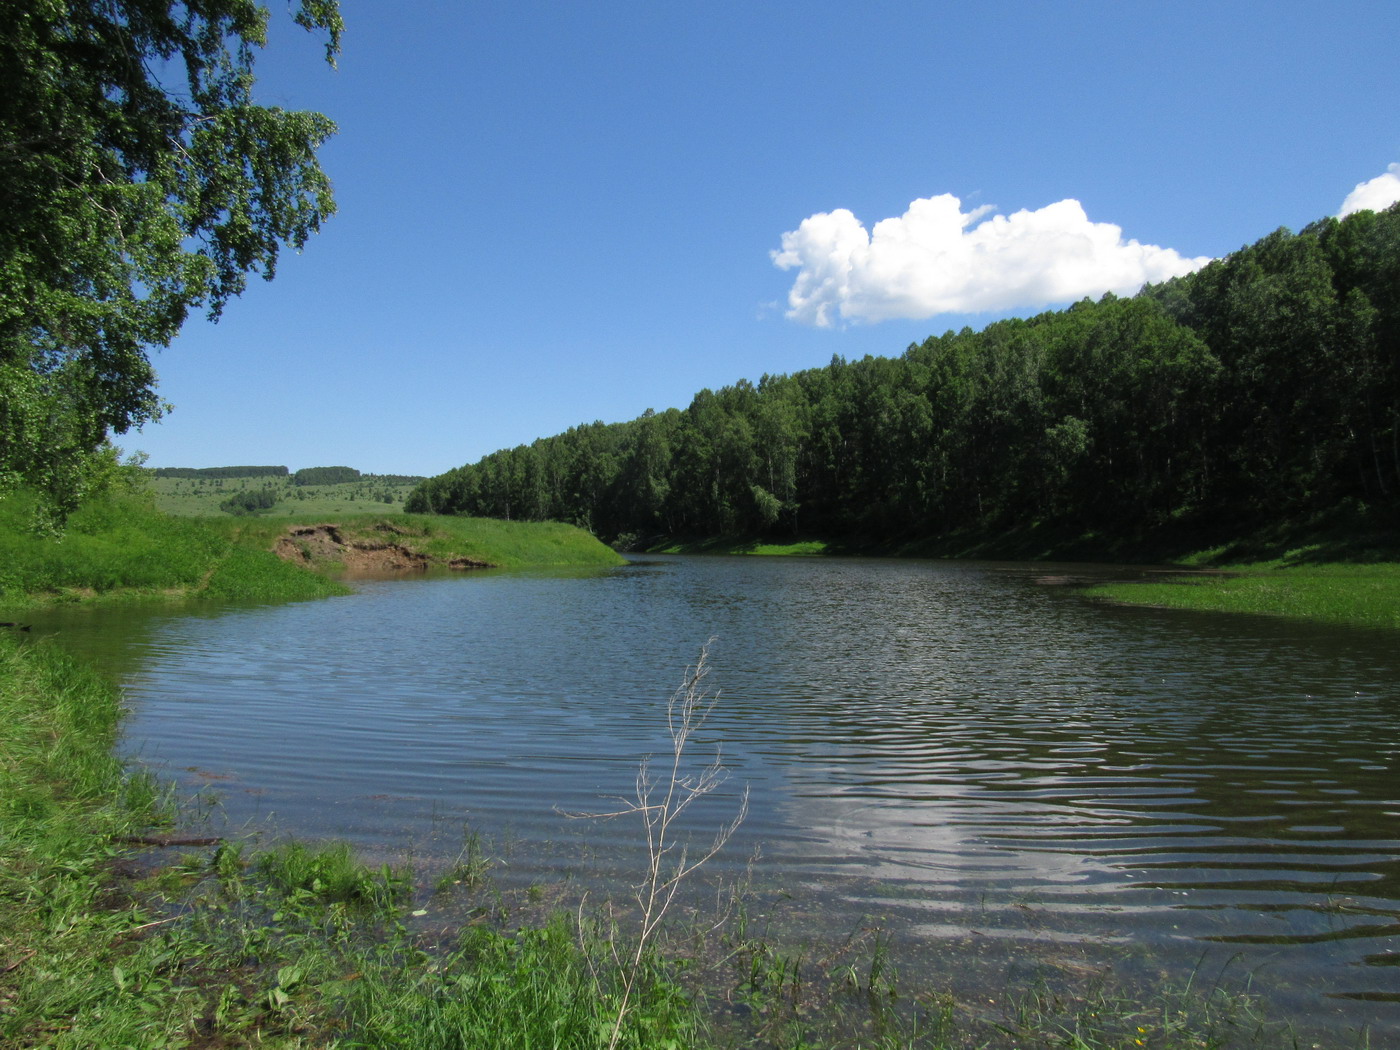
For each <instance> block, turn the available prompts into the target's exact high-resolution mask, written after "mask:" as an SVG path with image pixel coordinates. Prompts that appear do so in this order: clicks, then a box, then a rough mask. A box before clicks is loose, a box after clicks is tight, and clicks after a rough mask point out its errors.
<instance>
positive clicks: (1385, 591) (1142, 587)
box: [1085, 554, 1400, 630]
mask: <svg viewBox="0 0 1400 1050" xmlns="http://www.w3.org/2000/svg"><path fill="white" fill-rule="evenodd" d="M1208 557H1209V556H1208V554H1207V555H1202V556H1199V557H1198V558H1197V561H1203V560H1208ZM1085 593H1087V594H1089V595H1091V596H1094V597H1099V598H1105V599H1109V600H1112V601H1118V602H1125V603H1128V604H1132V605H1152V606H1160V607H1164V608H1172V609H1199V610H1205V611H1211V612H1233V613H1253V614H1255V615H1260V616H1283V617H1288V618H1290V619H1296V620H1307V621H1312V622H1315V623H1328V624H1342V625H1346V626H1350V627H1378V628H1385V629H1389V630H1400V563H1395V562H1377V563H1370V564H1351V563H1320V564H1311V563H1308V562H1306V561H1302V560H1300V559H1296V558H1294V559H1286V560H1281V561H1274V562H1259V563H1254V564H1247V565H1228V566H1219V567H1217V569H1216V570H1214V571H1212V572H1209V573H1196V574H1191V575H1183V576H1180V577H1177V578H1175V579H1170V580H1165V581H1161V582H1152V583H1119V584H1106V585H1103V586H1098V587H1092V588H1089V589H1088V590H1087V591H1086V592H1085Z"/></svg>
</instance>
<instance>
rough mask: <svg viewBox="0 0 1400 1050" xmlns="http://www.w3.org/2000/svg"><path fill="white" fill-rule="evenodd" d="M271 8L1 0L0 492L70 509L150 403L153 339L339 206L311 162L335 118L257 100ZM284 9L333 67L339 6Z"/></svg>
mask: <svg viewBox="0 0 1400 1050" xmlns="http://www.w3.org/2000/svg"><path fill="white" fill-rule="evenodd" d="M267 17H268V13H267V10H266V9H265V8H263V7H262V6H261V5H259V4H257V3H254V2H252V0H205V2H201V3H198V4H195V3H192V2H182V0H68V2H66V3H65V2H60V0H39V2H36V3H29V4H6V5H3V8H0V195H3V199H4V200H5V205H6V206H5V208H4V209H3V211H0V369H3V370H5V375H4V378H5V382H4V384H3V385H0V497H3V495H4V492H5V491H6V489H7V486H13V485H14V484H16V483H17V482H19V481H24V482H27V483H29V484H31V485H33V486H35V487H36V488H37V489H38V490H39V491H40V492H42V493H44V494H45V495H46V497H47V500H48V503H49V507H50V510H51V512H52V514H53V515H54V516H55V517H57V518H62V517H63V516H64V515H66V514H67V512H68V511H70V510H71V509H72V508H73V506H75V505H76V504H77V502H78V501H79V500H80V499H81V498H82V494H83V493H82V478H83V476H84V475H85V474H87V473H89V472H90V468H89V467H88V466H85V465H84V462H83V461H84V460H85V459H88V458H91V457H93V456H94V455H96V454H97V453H98V450H99V449H100V448H101V446H102V444H103V442H104V441H105V439H106V437H107V436H108V434H110V433H117V434H121V433H125V432H126V431H128V430H129V429H131V428H133V427H140V426H142V425H143V424H145V423H147V422H150V421H152V420H154V419H156V418H158V417H159V415H160V413H161V409H162V406H161V404H160V402H159V400H158V399H157V398H156V395H155V379H156V377H155V372H154V370H153V369H152V368H151V365H150V361H149V359H148V357H147V354H148V352H149V349H150V348H151V347H161V346H165V345H168V344H169V342H170V341H171V340H172V339H173V338H174V336H175V335H176V333H178V332H179V330H180V328H181V326H182V325H183V324H184V323H185V320H186V318H187V316H188V314H189V311H190V310H191V309H194V308H197V307H204V308H207V309H208V311H209V314H210V316H211V317H213V318H217V317H218V316H219V313H220V311H221V310H222V309H223V307H224V305H225V304H226V303H227V302H228V300H229V299H231V298H232V297H234V296H237V295H239V294H241V293H242V292H243V290H244V288H245V287H246V283H247V276H248V274H250V273H260V274H262V275H263V276H264V277H265V278H267V279H271V278H272V277H273V275H274V274H275V273H276V268H277V259H278V255H279V252H280V250H281V248H282V247H283V246H285V245H290V246H292V247H294V248H300V247H302V246H303V245H304V244H305V243H306V241H307V239H308V238H309V237H310V235H311V234H313V233H315V232H316V230H318V229H319V228H320V225H321V223H322V222H324V221H325V220H326V219H327V218H329V217H330V215H332V214H333V213H334V211H335V202H334V199H333V197H332V194H331V188H330V181H329V179H328V178H327V177H326V175H325V173H324V172H323V171H322V170H321V167H320V165H319V163H318V162H317V159H316V151H317V150H318V149H319V148H320V146H321V145H322V144H323V143H324V142H325V141H326V139H328V138H329V137H330V136H331V135H333V134H334V133H335V125H334V123H333V122H332V121H330V120H329V119H328V118H326V117H325V116H323V115H321V114H319V113H303V112H293V111H288V110H283V109H279V108H277V107H267V106H262V105H259V104H258V103H257V102H256V101H255V99H254V97H253V88H254V84H255V80H254V76H253V64H254V56H255V52H256V49H257V48H260V47H262V46H263V45H264V43H265V42H266V38H267ZM294 18H295V21H296V22H297V24H299V25H301V26H302V27H304V28H306V29H310V30H314V31H317V32H323V33H325V34H326V38H327V51H326V54H327V60H328V61H332V64H333V59H334V56H335V54H336V52H337V51H338V49H339V40H340V34H341V32H342V30H343V28H344V27H343V23H342V22H341V19H340V14H339V9H338V6H337V3H336V0H304V2H303V3H302V4H301V5H300V7H299V8H298V10H297V12H296V14H295V16H294ZM180 74H183V77H182V76H181V75H180ZM181 81H183V83H181Z"/></svg>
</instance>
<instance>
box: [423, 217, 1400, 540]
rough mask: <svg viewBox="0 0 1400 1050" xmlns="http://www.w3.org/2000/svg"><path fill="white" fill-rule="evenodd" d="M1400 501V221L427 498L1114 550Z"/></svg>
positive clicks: (1305, 239) (699, 414)
mask: <svg viewBox="0 0 1400 1050" xmlns="http://www.w3.org/2000/svg"><path fill="white" fill-rule="evenodd" d="M1347 501H1351V502H1354V503H1356V504H1357V505H1364V506H1366V507H1368V508H1372V509H1379V510H1383V511H1384V510H1387V509H1394V508H1396V507H1397V505H1400V205H1396V206H1393V207H1391V208H1389V209H1388V210H1386V211H1384V212H1381V213H1376V212H1371V211H1362V212H1357V213H1355V214H1353V215H1350V216H1348V217H1347V218H1345V219H1341V220H1338V219H1333V218H1328V219H1323V220H1320V221H1319V222H1316V223H1313V224H1312V225H1310V226H1308V227H1307V228H1305V229H1304V230H1302V231H1301V232H1299V233H1296V234H1295V233H1292V232H1290V231H1288V230H1286V229H1280V230H1277V231H1275V232H1274V233H1272V234H1270V235H1269V236H1267V237H1265V238H1263V239H1262V240H1260V241H1258V242H1256V243H1255V244H1253V245H1249V246H1246V247H1244V248H1241V249H1240V250H1239V251H1237V252H1234V253H1232V254H1231V255H1229V256H1227V257H1226V258H1224V259H1221V260H1217V261H1216V262H1213V263H1211V264H1210V265H1208V266H1206V267H1205V268H1204V269H1202V270H1200V271H1198V272H1196V273H1194V274H1191V275H1189V276H1187V277H1183V278H1178V279H1175V280H1172V281H1169V282H1166V283H1164V284H1160V285H1155V286H1148V287H1145V288H1144V289H1143V290H1142V291H1141V292H1140V293H1139V294H1138V295H1136V296H1134V297H1132V298H1126V299H1125V298H1117V297H1114V296H1112V295H1106V296H1105V297H1104V298H1103V299H1101V300H1099V301H1098V302H1093V301H1090V300H1084V301H1082V302H1079V303H1076V304H1074V305H1073V306H1071V307H1069V308H1068V309H1065V310H1060V311H1054V312H1047V313H1043V314H1040V315H1039V316H1036V317H1032V318H1029V319H1024V320H1023V319H1015V320H1006V321H998V322H996V323H994V324H991V325H989V326H988V327H986V328H985V329H984V330H982V331H980V332H974V331H972V330H971V329H968V328H964V329H963V330H962V331H961V332H951V331H950V332H948V333H946V334H945V335H942V336H938V337H932V338H929V339H928V340H926V341H925V342H923V343H921V344H914V345H911V346H910V347H909V348H908V349H907V350H906V351H905V353H904V354H903V355H901V356H900V357H897V358H880V357H866V358H864V359H862V360H858V361H845V360H843V359H841V358H839V357H837V358H833V360H832V361H831V363H830V364H829V365H827V366H826V367H824V368H813V369H809V370H806V371H801V372H797V373H795V374H792V375H780V376H769V375H765V376H764V377H763V378H762V379H761V380H760V381H759V382H758V383H757V384H756V385H755V384H753V383H751V382H749V381H747V380H740V381H739V382H737V383H735V384H734V385H732V386H727V387H724V388H722V389H720V390H718V391H711V390H708V389H707V390H702V391H700V393H698V394H696V395H695V398H694V399H693V400H692V401H691V403H690V405H689V407H688V408H686V409H684V410H680V409H674V408H672V409H668V410H666V411H664V412H659V413H657V412H652V411H650V410H648V411H647V412H646V413H644V414H643V415H642V416H640V417H638V418H637V419H633V420H631V421H629V422H625V423H614V424H604V423H593V424H587V425H582V426H578V427H575V428H572V429H570V430H569V431H567V432H565V433H563V434H559V435H556V436H554V437H547V438H541V439H540V440H538V441H535V442H534V443H533V444H531V445H522V446H520V447H517V448H513V449H504V450H501V451H499V452H495V453H492V454H491V455H488V456H486V457H484V458H482V459H481V460H480V461H478V462H476V463H473V464H468V465H466V466H462V467H459V468H457V469H455V470H451V471H448V472H447V473H445V474H442V475H439V476H438V477H435V478H431V479H429V480H427V481H425V482H424V483H422V484H421V485H420V486H419V487H418V488H417V489H415V490H414V492H413V493H412V495H411V496H410V497H409V500H408V503H407V504H406V509H408V510H411V511H435V512H439V513H459V514H471V515H481V516H489V517H502V518H520V519H531V520H534V519H558V520H562V521H567V522H571V523H574V524H578V525H582V526H583V527H585V528H588V529H590V530H591V531H593V532H594V533H595V534H597V535H598V536H599V537H601V538H603V539H605V540H616V539H617V538H618V537H626V536H628V535H629V534H631V535H636V536H642V537H653V536H658V535H666V536H686V537H706V536H721V535H734V534H745V535H768V536H775V537H780V536H796V535H808V536H826V537H832V538H857V539H860V540H862V541H874V542H895V541H900V540H907V539H914V538H920V537H936V536H942V535H947V534H950V533H957V532H964V531H967V530H989V531H992V530H1006V529H1014V528H1023V527H1027V526H1030V525H1034V524H1049V525H1053V526H1057V527H1062V528H1066V529H1073V530H1080V531H1083V532H1090V531H1092V532H1097V533H1100V534H1103V535H1107V536H1120V537H1122V536H1135V535H1144V534H1147V533H1150V532H1151V531H1153V530H1154V529H1159V528H1162V527H1164V526H1179V525H1186V526H1198V527H1202V528H1221V527H1231V528H1249V527H1252V526H1256V525H1260V524H1264V523H1268V522H1271V521H1277V520H1302V519H1305V518H1306V517H1308V516H1309V515H1314V514H1317V513H1320V512H1326V511H1329V510H1330V509H1332V508H1335V507H1337V506H1339V505H1341V504H1343V503H1344V502H1347Z"/></svg>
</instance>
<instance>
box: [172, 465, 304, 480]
mask: <svg viewBox="0 0 1400 1050" xmlns="http://www.w3.org/2000/svg"><path fill="white" fill-rule="evenodd" d="M150 470H151V476H152V477H157V478H285V477H287V475H288V473H289V472H288V470H287V468H286V467H153V468H150Z"/></svg>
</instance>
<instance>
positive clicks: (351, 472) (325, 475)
mask: <svg viewBox="0 0 1400 1050" xmlns="http://www.w3.org/2000/svg"><path fill="white" fill-rule="evenodd" d="M147 475H148V476H149V478H150V489H151V494H152V496H153V497H154V499H155V503H156V506H157V507H159V508H160V509H161V510H163V511H166V512H167V513H169V514H179V515H183V516H188V517H222V516H223V515H225V514H234V515H246V514H263V515H274V516H276V515H285V514H303V513H308V514H356V513H365V512H369V511H387V510H391V509H395V510H397V509H401V508H402V506H403V502H404V498H405V497H406V496H407V495H408V493H409V492H410V491H411V490H412V489H413V487H414V486H415V485H417V484H419V483H420V482H422V481H423V480H424V478H423V477H422V476H421V475H416V474H362V473H361V472H360V471H358V470H356V469H355V468H354V467H305V468H303V469H301V470H298V471H296V472H295V473H293V472H291V471H289V470H288V469H287V468H286V467H284V466H262V467H249V466H243V467H154V468H147Z"/></svg>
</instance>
